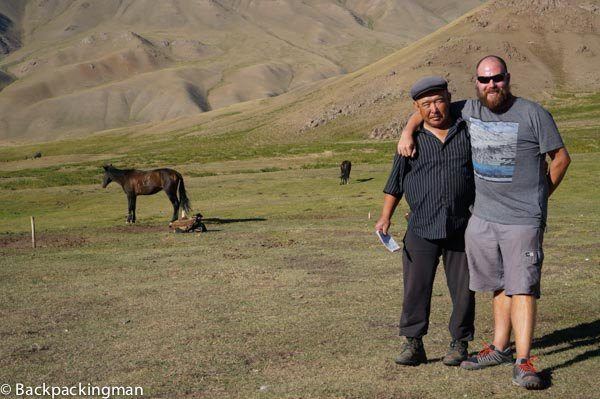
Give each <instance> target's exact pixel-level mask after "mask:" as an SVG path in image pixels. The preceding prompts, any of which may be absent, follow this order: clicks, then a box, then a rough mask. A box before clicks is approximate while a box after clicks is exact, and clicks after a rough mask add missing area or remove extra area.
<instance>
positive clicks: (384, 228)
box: [375, 216, 391, 234]
mask: <svg viewBox="0 0 600 399" xmlns="http://www.w3.org/2000/svg"><path fill="white" fill-rule="evenodd" d="M390 225H391V222H390V219H389V218H386V217H383V216H382V217H380V218H379V220H378V221H377V223H375V231H381V232H382V233H383V234H387V233H388V229H389V228H390Z"/></svg>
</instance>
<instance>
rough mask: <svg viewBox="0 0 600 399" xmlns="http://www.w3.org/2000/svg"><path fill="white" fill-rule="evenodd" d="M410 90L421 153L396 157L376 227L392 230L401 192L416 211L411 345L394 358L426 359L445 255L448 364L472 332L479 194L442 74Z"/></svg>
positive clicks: (405, 315)
mask: <svg viewBox="0 0 600 399" xmlns="http://www.w3.org/2000/svg"><path fill="white" fill-rule="evenodd" d="M410 94H411V97H412V99H413V100H414V107H415V110H416V111H417V112H418V113H419V114H420V115H421V116H422V118H423V123H422V124H421V125H420V127H419V129H418V130H417V132H416V134H415V140H416V143H417V145H418V146H419V149H420V151H419V153H418V156H416V157H414V158H410V157H403V156H401V155H399V154H396V156H395V158H394V163H393V167H392V171H391V173H390V176H389V179H388V181H387V184H386V186H385V189H384V190H383V191H384V193H385V196H384V205H383V210H382V212H381V217H380V218H379V220H378V221H377V224H376V225H375V229H376V230H377V231H381V232H383V233H384V234H387V232H388V229H389V227H390V224H391V222H390V220H391V218H392V215H393V213H394V210H395V209H396V206H397V205H398V203H399V202H400V199H401V198H402V195H404V196H405V198H406V201H407V202H408V205H409V207H410V210H411V212H410V217H409V220H408V228H407V230H406V234H405V236H404V240H403V241H404V249H403V256H402V261H403V279H404V300H403V304H402V315H401V317H400V335H401V336H404V337H406V343H405V344H404V346H403V348H402V351H401V353H400V355H399V356H398V357H397V358H396V363H398V364H401V365H409V366H416V365H419V364H421V363H425V362H427V356H426V353H425V348H424V347H423V340H422V338H423V336H424V335H425V334H427V329H428V326H429V315H430V309H431V293H432V289H433V281H434V277H435V273H436V269H437V265H438V263H439V259H440V257H441V258H442V259H443V262H444V270H445V272H446V282H447V285H448V289H449V291H450V296H451V298H452V315H451V317H450V322H449V325H448V329H449V331H450V335H451V338H452V339H451V342H450V348H449V350H448V353H447V354H446V356H444V358H443V363H444V364H446V365H448V366H458V365H460V363H461V361H463V360H465V359H466V358H467V347H468V341H471V340H472V339H473V334H474V330H475V327H474V319H475V297H474V293H473V292H472V291H470V290H469V270H468V266H467V257H466V255H465V245H464V231H465V228H466V226H467V222H468V220H469V217H470V212H469V207H470V205H471V204H473V201H474V198H475V186H474V176H473V166H472V163H471V145H470V143H469V137H468V132H467V128H466V124H465V122H464V121H463V120H462V119H460V118H457V119H455V118H453V117H452V115H450V93H449V92H448V83H447V82H446V80H445V79H443V78H441V77H439V76H429V77H425V78H422V79H420V80H419V81H417V82H416V83H415V84H414V85H413V86H412V88H411V91H410Z"/></svg>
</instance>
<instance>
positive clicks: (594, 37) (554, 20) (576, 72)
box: [279, 0, 600, 138]
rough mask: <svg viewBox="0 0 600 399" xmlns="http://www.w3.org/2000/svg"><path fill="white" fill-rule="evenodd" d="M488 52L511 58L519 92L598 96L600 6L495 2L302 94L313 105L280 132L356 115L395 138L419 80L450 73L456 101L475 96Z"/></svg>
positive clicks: (377, 133) (557, 0)
mask: <svg viewBox="0 0 600 399" xmlns="http://www.w3.org/2000/svg"><path fill="white" fill-rule="evenodd" d="M488 54H498V55H500V56H502V57H504V58H505V59H506V61H507V63H508V64H509V69H510V72H511V75H512V81H511V82H512V88H513V92H515V93H516V94H517V95H521V96H524V97H528V98H533V99H537V100H542V99H545V98H548V97H549V96H550V95H551V94H552V93H554V92H556V91H560V90H573V91H583V92H594V91H598V90H600V69H599V68H598V65H600V2H598V1H594V2H590V1H587V2H582V1H578V0H497V1H491V2H489V3H488V4H486V5H483V6H481V7H479V8H478V9H476V10H474V11H472V12H470V13H468V14H466V15H465V16H463V17H462V18H460V19H458V20H456V21H455V22H453V23H450V24H449V25H448V26H446V27H444V28H442V29H440V30H438V31H436V32H435V33H433V34H431V35H429V36H427V37H425V38H423V39H422V40H419V41H417V42H415V43H414V44H411V45H409V46H408V47H406V48H404V49H402V50H400V51H397V52H395V53H394V54H392V55H390V56H388V57H386V58H384V59H382V60H380V61H379V62H376V63H375V64H373V65H370V66H368V67H366V68H364V69H361V70H359V71H357V72H355V73H351V74H348V75H346V76H343V77H340V78H338V79H335V80H331V81H328V82H324V83H323V84H321V85H320V88H319V89H318V90H317V89H315V91H314V92H313V93H306V94H305V96H304V97H302V96H298V98H306V99H310V101H303V102H302V105H301V106H298V107H297V108H296V109H295V110H294V111H290V112H288V113H287V114H286V117H285V118H284V120H281V121H280V122H279V124H280V125H279V129H280V130H285V131H299V132H306V131H308V130H312V129H315V128H317V129H318V128H320V127H321V126H323V125H324V124H327V123H329V122H330V121H332V120H334V119H336V118H339V117H342V116H347V115H351V116H353V117H354V118H352V119H354V120H358V119H360V120H361V121H364V120H368V121H373V122H372V123H373V126H372V128H373V130H372V131H371V132H370V136H371V137H373V138H379V137H390V136H392V135H394V134H395V133H397V132H398V127H399V125H400V124H399V123H398V122H399V121H400V122H401V121H402V120H403V119H404V118H405V117H406V116H407V115H408V113H409V112H410V107H411V102H410V99H409V97H408V94H407V92H408V90H409V88H410V86H411V85H412V83H413V82H414V81H415V80H416V79H418V78H419V77H422V76H425V75H430V74H439V75H443V76H445V77H446V78H447V79H448V80H449V82H450V87H451V89H452V91H453V93H454V98H455V99H456V98H465V97H472V96H474V94H475V93H474V66H475V64H476V62H477V61H478V60H479V59H481V58H482V57H483V56H485V55H488ZM287 96H288V95H286V96H283V97H287ZM281 100H284V98H281ZM382 121H383V122H382ZM365 133H366V134H369V132H365Z"/></svg>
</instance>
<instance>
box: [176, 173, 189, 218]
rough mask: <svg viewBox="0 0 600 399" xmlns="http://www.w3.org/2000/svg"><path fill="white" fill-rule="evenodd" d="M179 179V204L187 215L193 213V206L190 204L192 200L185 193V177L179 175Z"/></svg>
mask: <svg viewBox="0 0 600 399" xmlns="http://www.w3.org/2000/svg"><path fill="white" fill-rule="evenodd" d="M177 177H179V203H180V206H181V207H182V208H183V211H184V212H185V213H187V214H190V213H192V210H191V208H192V204H190V199H189V198H188V196H187V193H186V192H185V184H183V176H181V175H180V174H179V173H177Z"/></svg>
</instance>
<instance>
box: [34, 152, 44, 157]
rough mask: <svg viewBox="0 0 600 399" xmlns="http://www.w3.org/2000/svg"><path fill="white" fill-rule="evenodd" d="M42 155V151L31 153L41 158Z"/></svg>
mask: <svg viewBox="0 0 600 399" xmlns="http://www.w3.org/2000/svg"><path fill="white" fill-rule="evenodd" d="M41 157H42V153H41V152H39V151H38V152H36V153H35V154H33V158H41Z"/></svg>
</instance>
